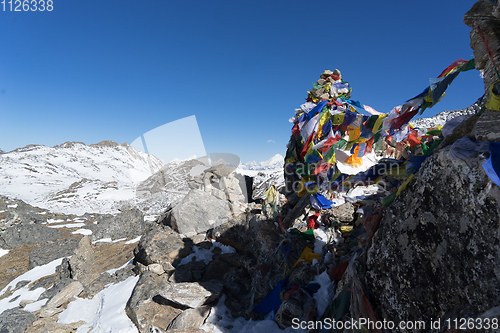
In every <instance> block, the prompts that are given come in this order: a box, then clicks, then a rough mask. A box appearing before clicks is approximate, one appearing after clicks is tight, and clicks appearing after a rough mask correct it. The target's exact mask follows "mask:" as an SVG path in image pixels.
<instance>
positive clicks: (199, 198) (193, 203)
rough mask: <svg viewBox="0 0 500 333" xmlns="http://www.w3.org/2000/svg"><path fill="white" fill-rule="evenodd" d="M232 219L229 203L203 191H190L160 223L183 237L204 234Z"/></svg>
mask: <svg viewBox="0 0 500 333" xmlns="http://www.w3.org/2000/svg"><path fill="white" fill-rule="evenodd" d="M231 218H232V214H231V210H230V208H229V202H228V201H227V200H221V199H218V198H216V197H214V196H212V195H211V194H209V193H207V192H204V191H203V190H197V189H194V190H191V191H189V193H188V194H187V195H186V196H185V197H184V199H182V200H180V201H178V202H177V203H176V204H174V205H173V207H172V208H170V209H169V210H168V211H167V212H166V213H165V216H164V218H163V219H162V220H161V222H160V223H162V224H165V225H167V226H169V227H171V228H172V229H174V230H175V231H177V232H179V233H181V234H185V235H196V234H199V233H203V232H206V231H207V230H209V229H212V228H214V227H216V226H218V225H221V224H223V223H226V222H228V221H229V220H230V219H231Z"/></svg>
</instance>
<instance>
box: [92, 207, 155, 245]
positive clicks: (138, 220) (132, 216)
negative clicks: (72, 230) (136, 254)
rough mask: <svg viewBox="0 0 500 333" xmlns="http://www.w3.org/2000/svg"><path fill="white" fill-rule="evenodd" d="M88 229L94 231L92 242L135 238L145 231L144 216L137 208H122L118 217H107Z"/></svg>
mask: <svg viewBox="0 0 500 333" xmlns="http://www.w3.org/2000/svg"><path fill="white" fill-rule="evenodd" d="M88 228H89V229H91V230H92V240H98V239H102V238H111V239H120V238H134V237H136V236H139V235H142V234H143V233H144V231H145V230H144V229H145V224H144V215H143V214H142V212H141V211H140V210H138V209H137V208H130V207H128V208H122V210H121V211H120V213H119V214H118V215H116V216H112V215H106V216H104V217H103V218H102V219H101V220H100V221H99V223H98V224H92V225H90V226H88Z"/></svg>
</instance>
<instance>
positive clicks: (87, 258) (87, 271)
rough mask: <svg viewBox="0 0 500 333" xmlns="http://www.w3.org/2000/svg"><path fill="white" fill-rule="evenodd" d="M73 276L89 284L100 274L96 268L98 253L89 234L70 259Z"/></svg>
mask: <svg viewBox="0 0 500 333" xmlns="http://www.w3.org/2000/svg"><path fill="white" fill-rule="evenodd" d="M69 265H70V269H71V278H73V279H75V280H78V281H80V282H81V283H82V284H83V285H85V286H88V285H90V283H91V282H92V281H94V280H95V279H96V278H97V277H98V276H99V272H98V271H97V268H96V254H95V252H94V249H93V248H92V244H91V243H90V238H89V237H88V236H85V237H83V238H82V239H81V240H80V243H79V244H78V248H77V249H76V250H75V254H74V255H73V256H72V257H71V258H70V259H69Z"/></svg>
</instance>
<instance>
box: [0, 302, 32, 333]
mask: <svg viewBox="0 0 500 333" xmlns="http://www.w3.org/2000/svg"><path fill="white" fill-rule="evenodd" d="M35 320H36V317H35V315H34V314H32V313H30V312H26V311H23V310H21V309H16V308H14V309H10V310H5V311H4V312H2V314H0V332H2V333H23V332H26V330H27V329H28V327H29V326H30V325H31V324H32V323H33V322H34V321H35Z"/></svg>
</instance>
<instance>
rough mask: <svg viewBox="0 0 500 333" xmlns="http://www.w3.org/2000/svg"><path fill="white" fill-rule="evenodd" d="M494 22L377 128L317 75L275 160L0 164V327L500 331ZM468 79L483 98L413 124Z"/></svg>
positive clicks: (75, 148) (332, 74) (347, 90)
mask: <svg viewBox="0 0 500 333" xmlns="http://www.w3.org/2000/svg"><path fill="white" fill-rule="evenodd" d="M499 13H500V4H498V3H496V2H492V1H479V2H477V3H476V4H474V5H473V6H472V8H471V10H470V11H469V12H467V13H464V14H465V16H464V22H465V24H466V25H467V26H469V27H470V28H471V47H472V48H473V49H474V59H471V60H463V59H460V60H457V61H455V62H453V63H452V64H450V66H449V67H447V68H446V69H444V71H443V72H442V73H441V74H440V75H439V76H438V77H437V78H436V80H435V82H436V84H434V85H433V86H432V87H428V88H427V89H424V92H423V93H422V94H420V95H417V96H416V97H414V98H412V99H410V100H408V101H406V102H405V103H404V104H402V105H398V106H396V107H395V108H394V109H393V110H392V111H391V112H390V113H388V114H383V113H380V112H377V111H376V110H373V109H372V108H370V107H367V106H365V105H361V104H360V103H359V102H356V101H355V100H353V99H352V98H351V94H354V93H355V90H354V89H353V87H351V86H350V84H349V82H348V81H347V78H346V77H343V75H342V72H341V70H339V69H332V70H325V71H324V72H323V73H320V75H319V78H318V80H317V81H316V82H315V83H314V84H313V88H312V89H311V90H310V91H308V92H307V94H306V102H305V103H304V104H302V105H300V108H298V109H296V110H295V113H294V114H292V117H291V118H290V122H291V123H292V124H293V125H292V130H291V135H290V140H289V143H288V145H287V149H286V153H285V156H284V157H283V156H281V155H276V156H274V157H272V158H271V159H269V160H268V161H264V162H258V163H257V162H252V163H247V164H245V165H234V164H231V163H225V162H224V161H223V160H220V161H218V162H216V163H214V164H209V163H208V162H207V159H202V158H200V159H189V160H184V161H175V162H171V163H168V164H163V163H162V162H161V161H160V160H159V159H157V158H156V157H154V156H152V155H148V154H146V153H144V152H140V151H138V150H136V149H135V148H133V147H131V146H129V145H128V144H118V143H114V142H111V141H104V142H101V143H99V144H95V145H90V146H87V145H84V144H83V143H78V142H66V143H63V144H61V145H59V146H55V147H45V146H37V145H30V146H27V147H24V148H19V149H16V150H14V151H10V152H2V151H0V271H1V274H0V332H2V333H4V332H5V333H14V332H15V333H17V332H30V333H38V332H40V333H41V332H141V333H142V332H154V333H161V332H241V331H244V332H246V331H252V332H282V331H286V332H291V331H299V332H456V331H470V332H496V331H498V330H499V327H498V325H499V320H500V278H499V277H500V265H499V263H500V250H499V243H500V234H499V221H500V206H499V202H500V201H499V200H500V189H499V186H500V177H499V175H500V142H498V141H499V140H500V139H499V138H500V134H499V133H500V132H499V131H498V126H497V123H498V122H500V102H499V101H500V97H499V96H500V90H499V89H500V86H499V85H498V82H497V81H498V80H499V79H500V78H497V73H498V68H497V67H498V63H499V61H500V56H499V55H498V50H499V49H500V47H499V46H500V39H499V35H500V30H499V27H500V24H499V22H500V14H499ZM474 69H477V70H481V71H483V73H484V83H485V94H484V96H477V97H478V101H477V103H475V104H474V105H472V106H464V108H463V109H462V110H453V111H446V112H443V113H440V114H438V115H436V116H434V117H430V118H421V119H416V120H415V119H414V118H415V116H416V115H417V114H418V113H421V112H423V111H425V110H426V109H427V108H431V107H433V106H434V105H435V104H436V103H438V102H439V100H440V98H441V97H442V94H443V93H444V90H446V88H447V87H448V86H449V85H450V84H452V81H453V80H454V79H455V78H456V77H457V76H458V75H459V74H460V73H461V72H463V71H468V70H474ZM438 74H439V73H438ZM365 113H368V114H365Z"/></svg>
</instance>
